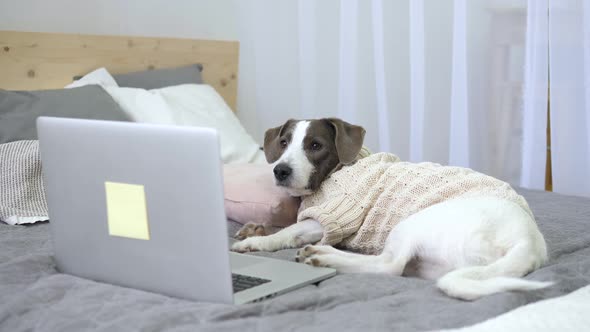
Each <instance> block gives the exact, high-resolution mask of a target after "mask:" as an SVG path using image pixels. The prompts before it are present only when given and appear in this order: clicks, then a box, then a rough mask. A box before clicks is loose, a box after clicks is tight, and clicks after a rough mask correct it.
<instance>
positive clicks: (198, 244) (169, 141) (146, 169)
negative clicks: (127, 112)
mask: <svg viewBox="0 0 590 332" xmlns="http://www.w3.org/2000/svg"><path fill="white" fill-rule="evenodd" d="M37 127H38V132H39V141H40V151H41V159H42V165H43V173H44V180H45V190H46V193H47V201H48V207H49V216H50V225H51V230H52V235H53V240H54V241H53V242H54V250H55V259H56V263H57V266H58V268H59V269H60V270H61V271H62V272H66V273H71V274H74V275H78V276H81V277H85V278H90V279H95V280H98V281H104V282H108V283H113V284H118V285H123V286H129V287H134V288H140V289H145V290H149V291H154V292H159V293H164V294H168V295H172V296H177V297H182V298H187V299H192V300H201V301H213V302H223V303H232V302H233V294H232V286H231V272H230V265H229V256H228V255H229V253H228V239H227V229H226V228H227V225H226V219H225V214H224V208H223V189H222V188H223V187H222V175H221V174H222V173H221V167H222V166H221V165H222V163H221V158H220V155H219V143H218V137H217V134H216V132H215V131H214V130H212V129H205V128H194V127H191V128H189V127H172V126H160V125H149V124H136V123H125V122H111V121H96V120H75V119H63V118H48V117H40V118H39V119H38V121H37Z"/></svg>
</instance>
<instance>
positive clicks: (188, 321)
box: [0, 190, 590, 331]
mask: <svg viewBox="0 0 590 332" xmlns="http://www.w3.org/2000/svg"><path fill="white" fill-rule="evenodd" d="M520 192H521V193H523V195H525V197H526V198H527V199H528V201H529V204H530V206H531V208H532V210H533V211H534V213H535V214H536V216H537V219H538V223H539V226H540V228H541V231H542V232H543V234H544V235H545V238H546V240H547V244H548V246H549V250H550V256H551V260H550V262H549V264H547V266H545V267H543V268H542V269H540V270H537V271H535V272H533V273H531V274H530V275H529V276H527V278H529V279H534V280H553V281H556V282H557V283H556V284H555V285H554V286H552V287H550V288H548V289H544V290H539V291H534V292H529V293H503V294H497V295H492V296H488V297H485V298H483V299H480V300H478V301H474V302H463V301H459V300H455V299H451V298H448V297H446V296H444V295H442V294H441V293H440V292H439V291H438V290H437V289H436V288H435V286H434V283H433V282H432V281H426V280H420V279H415V278H403V277H390V276H376V275H337V276H336V277H334V278H331V279H328V280H326V281H323V282H321V283H320V284H318V285H312V286H307V287H304V288H302V289H299V290H297V291H294V292H291V293H288V294H285V295H282V296H279V297H276V298H274V299H270V300H267V301H263V302H261V303H255V304H247V305H241V306H234V305H220V304H211V303H195V302H189V301H184V300H180V299H175V298H171V297H167V296H163V295H158V294H152V293H148V292H143V291H139V290H134V289H128V288H123V287H117V286H112V285H108V284H103V283H98V282H93V281H90V280H85V279H81V278H77V277H73V276H69V275H64V274H60V273H57V272H56V270H55V265H54V262H53V259H52V246H51V241H50V236H49V225H48V224H47V223H44V224H38V225H34V226H8V225H5V224H0V331H31V330H36V331H82V330H100V331H137V330H142V331H159V330H167V331H195V330H199V331H201V330H204V331H207V330H215V331H224V330H228V331H233V330H241V331H290V330H305V331H312V330H313V331H315V330H317V331H360V330H388V331H393V330H399V331H419V330H433V329H440V328H454V327H462V326H468V325H471V324H474V323H477V322H481V321H483V320H485V319H487V318H491V317H494V316H497V315H499V314H501V313H504V312H507V311H509V310H511V309H514V308H516V307H519V306H522V305H524V304H527V303H531V302H535V301H538V300H540V299H545V298H551V297H556V296H560V295H563V294H567V293H569V292H572V291H574V290H576V289H578V288H580V287H582V286H585V285H587V284H589V283H590V199H585V198H579V197H567V196H562V195H557V194H551V193H544V192H536V191H525V190H520ZM230 226H231V227H230V232H233V231H235V230H236V227H237V226H238V225H236V224H233V223H230ZM259 254H260V253H259ZM264 255H267V256H271V257H278V258H282V259H293V256H294V250H283V251H280V252H277V253H270V254H268V253H266V254H264Z"/></svg>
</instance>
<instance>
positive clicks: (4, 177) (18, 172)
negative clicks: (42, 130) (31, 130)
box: [0, 141, 49, 225]
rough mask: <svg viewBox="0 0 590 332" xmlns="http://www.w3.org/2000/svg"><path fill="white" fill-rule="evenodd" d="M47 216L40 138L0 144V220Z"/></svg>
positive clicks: (12, 221) (20, 220)
mask: <svg viewBox="0 0 590 332" xmlns="http://www.w3.org/2000/svg"><path fill="white" fill-rule="evenodd" d="M48 219H49V217H48V213H47V202H46V200H45V190H44V188H43V181H42V178H41V160H40V158H39V141H16V142H11V143H5V144H0V221H3V222H6V223H8V224H11V225H16V224H25V223H33V222H37V221H44V220H48Z"/></svg>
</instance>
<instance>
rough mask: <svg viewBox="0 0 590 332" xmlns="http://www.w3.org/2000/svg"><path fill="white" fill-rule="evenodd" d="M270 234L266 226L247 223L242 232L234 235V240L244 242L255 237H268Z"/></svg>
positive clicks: (241, 229)
mask: <svg viewBox="0 0 590 332" xmlns="http://www.w3.org/2000/svg"><path fill="white" fill-rule="evenodd" d="M266 235H268V232H267V231H266V228H265V227H264V225H260V224H255V223H251V222H250V223H247V224H246V225H244V226H243V227H242V228H240V230H239V231H238V232H237V233H236V235H234V238H236V239H238V240H244V239H247V238H249V237H253V236H266Z"/></svg>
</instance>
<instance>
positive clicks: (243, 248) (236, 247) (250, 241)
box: [231, 236, 264, 252]
mask: <svg viewBox="0 0 590 332" xmlns="http://www.w3.org/2000/svg"><path fill="white" fill-rule="evenodd" d="M260 239H261V237H259V236H256V237H249V238H247V239H244V240H242V241H239V242H236V243H234V244H233V245H232V246H231V250H232V251H237V252H250V251H263V250H264V248H263V246H262V243H261V242H262V241H260Z"/></svg>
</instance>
